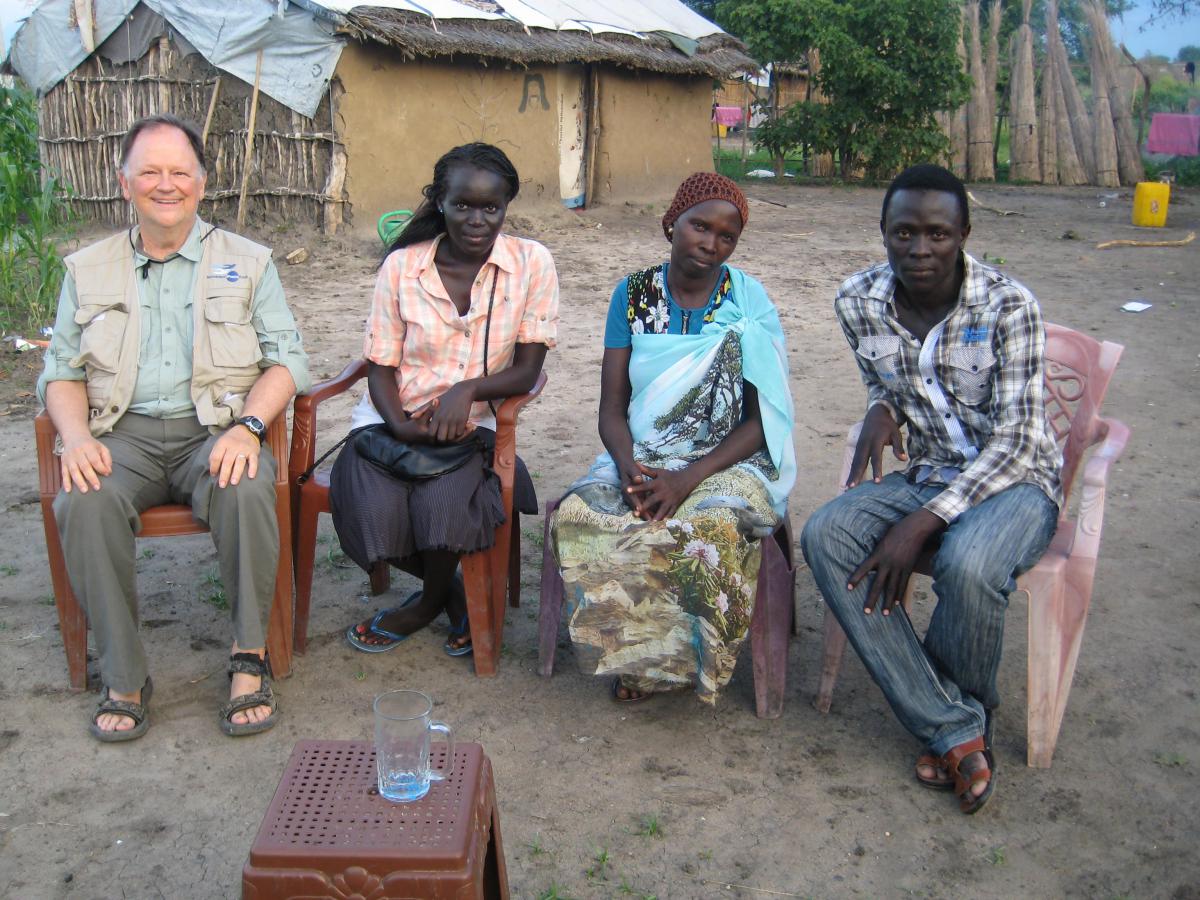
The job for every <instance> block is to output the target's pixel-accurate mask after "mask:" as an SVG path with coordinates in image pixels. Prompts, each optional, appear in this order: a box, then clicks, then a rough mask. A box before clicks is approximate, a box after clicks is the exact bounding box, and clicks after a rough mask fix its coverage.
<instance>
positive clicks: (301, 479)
mask: <svg viewBox="0 0 1200 900" xmlns="http://www.w3.org/2000/svg"><path fill="white" fill-rule="evenodd" d="M378 424H379V423H378V422H375V423H373V424H371V425H360V426H359V427H358V428H352V429H350V433H349V434H348V435H346V436H345V437H344V438H342V439H341V440H340V441H338V442H337V443H336V444H334V445H333V446H332V447H330V448H329V449H328V450H326V451H325V452H324V453H322V454H321V455H320V457H318V458H317V461H316V462H315V463H313V464H312V465H311V466H309V467H308V468H307V469H305V470H304V471H303V472H301V473H300V474H299V475H298V476H297V477H296V484H304V483H305V482H306V481H308V479H310V478H312V476H313V472H315V471H317V469H319V468H320V467H321V463H323V462H325V460H327V459H329V457H330V456H332V455H333V451H334V450H337V449H338V448H339V447H341V446H342V445H343V444H344V443H346V441H348V440H350V438H352V437H354V436H355V435H356V434H358V433H359V432H360V431H366V430H367V429H368V428H374V427H375V426H376V425H378Z"/></svg>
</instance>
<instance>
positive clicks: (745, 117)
mask: <svg viewBox="0 0 1200 900" xmlns="http://www.w3.org/2000/svg"><path fill="white" fill-rule="evenodd" d="M749 79H750V76H746V83H745V84H743V85H742V174H743V175H745V174H746V144H747V141H748V140H749V138H748V135H749V134H750V80H749Z"/></svg>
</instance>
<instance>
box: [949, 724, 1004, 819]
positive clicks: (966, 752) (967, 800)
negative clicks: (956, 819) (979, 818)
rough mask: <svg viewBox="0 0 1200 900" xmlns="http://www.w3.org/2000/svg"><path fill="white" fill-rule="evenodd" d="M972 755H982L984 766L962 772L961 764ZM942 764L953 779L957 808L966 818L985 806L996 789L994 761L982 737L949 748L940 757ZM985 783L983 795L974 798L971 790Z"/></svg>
mask: <svg viewBox="0 0 1200 900" xmlns="http://www.w3.org/2000/svg"><path fill="white" fill-rule="evenodd" d="M972 753H982V754H983V758H984V764H983V765H982V766H980V767H979V768H977V769H975V770H974V771H973V772H971V773H970V774H964V773H963V772H962V768H961V767H962V762H963V760H965V759H966V758H967V757H968V756H970V755H971V754H972ZM942 764H943V765H944V766H945V767H946V768H947V769H949V770H950V774H951V775H952V776H953V777H954V795H955V796H956V797H958V808H959V809H960V810H962V812H964V813H966V814H967V815H968V816H970V815H974V814H975V813H977V812H979V810H981V809H983V807H984V806H986V805H987V802H988V800H990V799H991V797H992V791H994V790H995V788H996V761H995V759H994V757H993V756H992V751H991V748H990V747H988V745H987V742H986V741H984V739H983V738H982V737H977V738H973V739H972V740H969V741H967V742H966V743H965V744H959V745H958V746H957V747H951V748H950V750H949V752H948V753H947V754H946V755H945V756H943V757H942ZM981 781H983V782H987V787H986V788H985V789H984V791H983V793H982V794H980V795H979V796H978V797H976V796H975V795H974V794H973V793H971V788H972V787H973V786H974V785H976V784H978V783H979V782H981Z"/></svg>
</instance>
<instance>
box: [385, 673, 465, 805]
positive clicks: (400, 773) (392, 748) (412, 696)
mask: <svg viewBox="0 0 1200 900" xmlns="http://www.w3.org/2000/svg"><path fill="white" fill-rule="evenodd" d="M432 711H433V701H432V700H430V699H429V697H427V696H426V695H425V694H422V693H421V692H420V691H386V692H384V693H382V694H380V695H379V696H377V697H376V698H375V769H376V773H377V776H378V782H379V794H380V796H382V797H384V798H386V799H388V800H392V801H395V802H398V803H405V802H408V801H411V800H420V799H421V798H422V797H424V796H425V795H426V794H427V793H429V783H430V782H431V781H444V780H445V779H446V777H447V775H448V774H449V772H450V771H451V770H453V768H454V735H453V733H452V732H451V730H450V726H449V725H447V724H446V723H445V722H435V721H433V720H432V719H430V718H429V714H430V713H431V712H432ZM431 731H439V732H441V733H442V734H444V735H445V736H446V771H445V772H444V773H439V772H435V771H433V770H432V769H431V767H430V765H429V733H430V732H431Z"/></svg>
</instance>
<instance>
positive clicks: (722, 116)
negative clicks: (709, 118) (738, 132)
mask: <svg viewBox="0 0 1200 900" xmlns="http://www.w3.org/2000/svg"><path fill="white" fill-rule="evenodd" d="M713 121H714V122H716V123H717V124H718V125H737V124H738V123H740V122H741V121H742V108H741V107H740V106H718V107H716V108H714V109H713Z"/></svg>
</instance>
